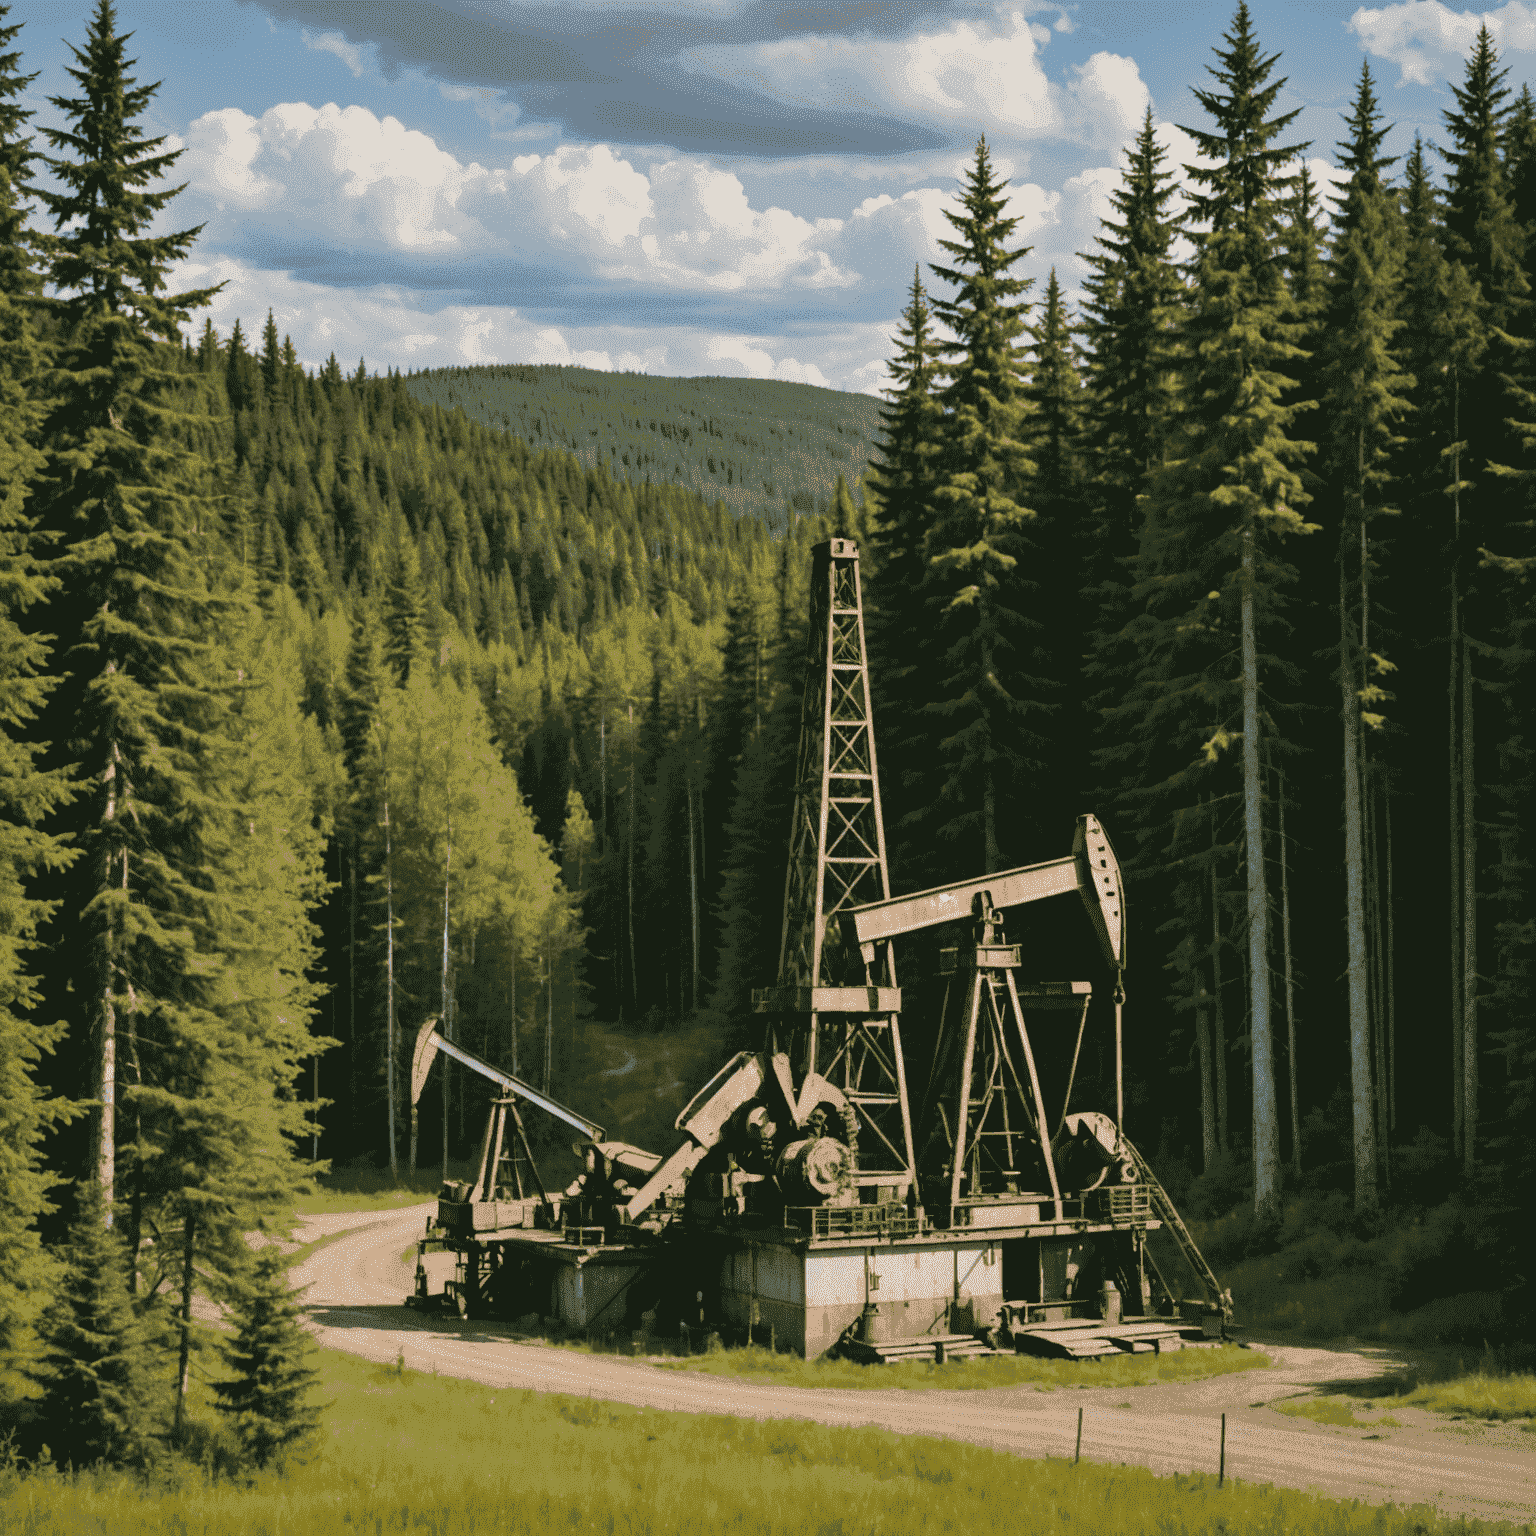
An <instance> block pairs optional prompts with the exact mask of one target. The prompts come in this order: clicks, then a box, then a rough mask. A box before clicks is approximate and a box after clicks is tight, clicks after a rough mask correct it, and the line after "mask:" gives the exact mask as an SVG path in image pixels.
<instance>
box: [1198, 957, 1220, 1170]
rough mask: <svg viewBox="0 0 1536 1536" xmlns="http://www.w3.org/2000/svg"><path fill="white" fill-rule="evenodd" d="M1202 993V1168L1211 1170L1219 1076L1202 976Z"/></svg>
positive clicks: (1214, 1159)
mask: <svg viewBox="0 0 1536 1536" xmlns="http://www.w3.org/2000/svg"><path fill="white" fill-rule="evenodd" d="M1200 990H1201V993H1202V996H1201V998H1200V1000H1199V1001H1198V1002H1197V1003H1196V1004H1195V1044H1196V1046H1197V1047H1198V1049H1199V1052H1200V1156H1201V1160H1202V1161H1201V1171H1202V1172H1204V1173H1209V1172H1210V1171H1211V1169H1212V1167H1213V1166H1214V1165H1215V1162H1216V1080H1215V1063H1214V1062H1213V1061H1212V1060H1211V1000H1210V994H1209V993H1206V991H1205V976H1204V974H1203V973H1202V974H1201V977H1200Z"/></svg>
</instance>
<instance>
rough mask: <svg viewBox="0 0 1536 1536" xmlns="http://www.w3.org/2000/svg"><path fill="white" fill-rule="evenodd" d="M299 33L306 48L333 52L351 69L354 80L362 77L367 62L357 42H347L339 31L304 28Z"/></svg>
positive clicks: (317, 51) (318, 51) (321, 51)
mask: <svg viewBox="0 0 1536 1536" xmlns="http://www.w3.org/2000/svg"><path fill="white" fill-rule="evenodd" d="M299 35H300V36H301V37H302V38H303V39H304V46H305V47H306V48H312V49H313V50H314V51H315V52H316V53H332V54H335V56H336V57H337V58H338V59H340V60H341V62H342V63H343V64H345V65H346V66H347V68H348V69H350V70H351V71H352V78H353V79H354V80H360V79H362V77H363V72H364V70H366V69H367V68H368V63H367V61H366V60H365V58H364V56H363V49H362V48H361V47H360V46H359V45H358V44H356V43H349V42H348V41H347V40H346V38H344V37H343V36H342V35H341V33H340V32H311V31H309V29H308V28H305V29H304V30H303V31H301V32H300V34H299Z"/></svg>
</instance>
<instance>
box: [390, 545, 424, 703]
mask: <svg viewBox="0 0 1536 1536" xmlns="http://www.w3.org/2000/svg"><path fill="white" fill-rule="evenodd" d="M382 606H383V623H384V655H385V658H386V659H387V660H388V662H389V665H390V667H391V669H392V670H393V671H394V674H395V681H396V682H397V683H398V684H400V686H402V687H404V685H405V684H406V683H407V682H409V681H410V676H411V667H412V664H413V663H414V662H415V661H416V660H417V659H418V658H419V657H420V655H421V653H422V650H423V648H424V630H423V626H424V621H425V618H426V609H427V598H426V590H425V588H424V586H423V584H422V579H421V559H420V557H419V555H418V554H417V551H416V541H415V539H413V538H412V537H411V530H410V528H409V527H408V526H407V525H406V522H405V519H404V518H400V519H399V520H398V521H397V523H396V525H395V534H394V548H393V550H392V551H391V552H390V561H389V576H388V580H387V583H386V585H385V588H384V598H383V605H382Z"/></svg>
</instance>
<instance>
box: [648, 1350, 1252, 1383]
mask: <svg viewBox="0 0 1536 1536" xmlns="http://www.w3.org/2000/svg"><path fill="white" fill-rule="evenodd" d="M1269 1363H1270V1359H1269V1356H1268V1355H1266V1354H1264V1353H1262V1351H1260V1350H1256V1349H1239V1348H1238V1347H1237V1346H1236V1345H1222V1346H1221V1347H1220V1348H1217V1349H1185V1350H1180V1351H1179V1352H1178V1353H1177V1354H1171V1355H1120V1356H1118V1357H1116V1358H1115V1359H1112V1360H1038V1359H1035V1358H1033V1357H1032V1356H1030V1355H1015V1356H1013V1357H1012V1358H1011V1359H1009V1358H1004V1359H996V1358H984V1359H980V1360H952V1361H948V1362H946V1363H945V1364H944V1365H935V1364H934V1363H933V1362H932V1361H931V1360H898V1361H894V1362H892V1363H891V1364H890V1365H859V1364H856V1363H855V1362H854V1361H852V1360H802V1359H801V1358H800V1357H799V1356H798V1355H782V1354H774V1353H773V1352H772V1351H771V1350H767V1349H763V1348H761V1347H759V1346H756V1345H754V1346H753V1347H752V1348H751V1349H726V1350H719V1351H716V1352H714V1353H712V1354H708V1355H695V1356H693V1357H692V1358H690V1359H687V1360H679V1361H677V1362H676V1363H675V1364H674V1365H671V1367H670V1368H671V1369H674V1370H687V1371H706V1372H708V1373H709V1374H710V1375H712V1376H746V1377H754V1378H757V1379H768V1380H771V1381H774V1382H776V1383H778V1384H779V1385H780V1386H786V1387H855V1388H858V1387H863V1388H870V1387H874V1388H884V1389H886V1390H889V1389H890V1388H892V1387H905V1388H909V1389H915V1390H918V1391H922V1390H924V1389H927V1388H934V1387H937V1388H940V1389H942V1390H944V1391H947V1392H953V1391H964V1390H967V1389H974V1388H982V1387H1021V1386H1032V1387H1038V1388H1039V1389H1040V1390H1041V1391H1042V1392H1048V1391H1050V1390H1051V1389H1052V1388H1054V1387H1138V1386H1143V1385H1146V1384H1148V1383H1151V1382H1158V1381H1194V1380H1196V1379H1197V1378H1199V1377H1202V1376H1224V1375H1226V1374H1228V1373H1229V1372H1232V1371H1252V1370H1262V1369H1263V1368H1264V1367H1265V1366H1267V1365H1268V1364H1269Z"/></svg>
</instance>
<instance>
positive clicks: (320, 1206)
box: [293, 1162, 472, 1216]
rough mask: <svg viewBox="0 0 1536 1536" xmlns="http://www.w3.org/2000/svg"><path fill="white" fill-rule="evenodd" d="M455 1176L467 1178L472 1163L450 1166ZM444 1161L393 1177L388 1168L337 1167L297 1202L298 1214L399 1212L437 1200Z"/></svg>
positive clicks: (295, 1211)
mask: <svg viewBox="0 0 1536 1536" xmlns="http://www.w3.org/2000/svg"><path fill="white" fill-rule="evenodd" d="M448 1171H449V1173H450V1174H451V1175H452V1176H453V1177H454V1178H456V1179H467V1178H469V1177H470V1174H471V1172H472V1170H471V1169H470V1166H469V1164H468V1163H467V1162H466V1163H463V1164H454V1163H450V1164H449V1165H448ZM442 1183H443V1170H442V1166H441V1164H437V1163H434V1164H433V1165H432V1167H430V1168H421V1169H418V1170H417V1171H416V1172H415V1173H414V1174H411V1175H407V1174H404V1173H402V1174H401V1175H400V1176H399V1178H395V1177H393V1176H392V1175H391V1174H390V1172H389V1170H388V1169H387V1168H383V1169H380V1168H336V1169H333V1170H332V1171H331V1172H330V1173H327V1174H323V1175H321V1177H320V1178H318V1179H317V1180H316V1181H315V1192H314V1193H313V1194H312V1195H300V1196H299V1198H298V1199H297V1200H296V1201H295V1202H294V1206H293V1214H294V1215H295V1216H329V1215H332V1214H333V1213H335V1212H338V1211H396V1210H399V1209H400V1208H401V1207H402V1206H407V1205H420V1204H421V1202H422V1201H423V1200H435V1199H436V1198H437V1192H438V1190H439V1189H440V1188H441V1187H442Z"/></svg>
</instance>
